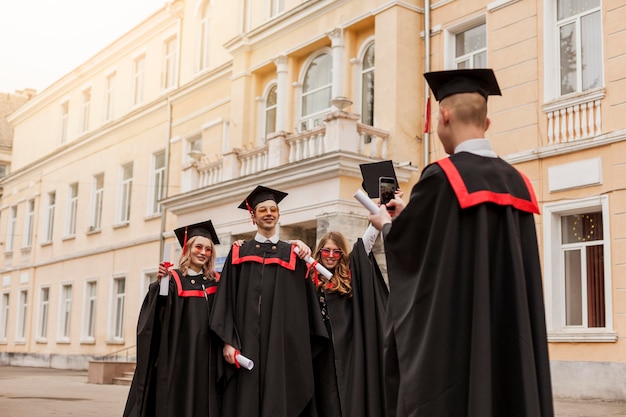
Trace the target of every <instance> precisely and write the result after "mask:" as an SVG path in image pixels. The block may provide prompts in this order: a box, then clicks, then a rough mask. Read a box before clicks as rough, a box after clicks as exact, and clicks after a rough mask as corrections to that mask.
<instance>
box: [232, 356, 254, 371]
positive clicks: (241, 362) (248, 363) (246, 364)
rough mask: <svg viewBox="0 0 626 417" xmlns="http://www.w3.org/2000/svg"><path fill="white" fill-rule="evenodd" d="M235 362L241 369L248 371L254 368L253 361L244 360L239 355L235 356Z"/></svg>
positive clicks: (244, 358) (243, 357)
mask: <svg viewBox="0 0 626 417" xmlns="http://www.w3.org/2000/svg"><path fill="white" fill-rule="evenodd" d="M235 360H236V361H237V363H238V364H239V365H241V367H242V368H245V369H247V370H248V371H249V370H251V369H252V368H254V361H253V360H252V359H249V358H246V357H245V356H243V355H242V354H241V353H238V354H237V355H235Z"/></svg>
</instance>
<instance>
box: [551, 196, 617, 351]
mask: <svg viewBox="0 0 626 417" xmlns="http://www.w3.org/2000/svg"><path fill="white" fill-rule="evenodd" d="M590 211H596V212H597V211H601V212H602V224H603V233H604V239H603V245H604V291H605V294H604V296H605V327H603V328H598V327H591V328H589V327H587V328H585V327H582V326H567V325H566V324H565V289H564V285H565V284H564V282H565V277H564V272H563V257H562V253H563V250H562V248H563V244H562V243H561V218H562V217H563V216H567V215H572V214H579V213H585V212H590ZM542 219H543V241H544V245H543V246H544V248H543V249H544V271H543V272H544V291H545V300H546V323H547V330H548V341H549V342H615V341H617V334H616V332H615V331H614V330H613V300H612V277H611V236H610V224H609V221H610V211H609V197H608V196H606V195H603V196H594V197H587V198H582V199H576V200H564V201H560V202H557V203H547V204H544V206H543V210H542Z"/></svg>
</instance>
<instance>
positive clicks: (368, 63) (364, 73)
mask: <svg viewBox="0 0 626 417" xmlns="http://www.w3.org/2000/svg"><path fill="white" fill-rule="evenodd" d="M361 122H362V123H364V124H366V125H370V126H374V44H373V43H372V44H371V45H370V46H368V47H367V49H366V50H365V53H364V54H363V67H362V70H361Z"/></svg>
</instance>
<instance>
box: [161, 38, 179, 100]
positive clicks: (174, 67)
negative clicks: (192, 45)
mask: <svg viewBox="0 0 626 417" xmlns="http://www.w3.org/2000/svg"><path fill="white" fill-rule="evenodd" d="M170 46H172V48H171V49H170ZM161 71H162V72H161V89H162V90H172V89H174V88H176V86H177V77H178V34H177V33H174V34H172V35H170V36H168V37H166V38H164V39H163V67H162V69H161Z"/></svg>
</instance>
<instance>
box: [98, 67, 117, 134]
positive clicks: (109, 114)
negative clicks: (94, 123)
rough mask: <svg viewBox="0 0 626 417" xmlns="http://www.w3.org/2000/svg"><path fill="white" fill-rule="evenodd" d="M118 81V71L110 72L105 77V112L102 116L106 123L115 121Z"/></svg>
mask: <svg viewBox="0 0 626 417" xmlns="http://www.w3.org/2000/svg"><path fill="white" fill-rule="evenodd" d="M116 81H117V71H113V72H110V73H109V74H107V75H106V76H105V77H104V111H103V112H102V115H103V118H104V122H105V123H106V122H110V121H112V120H113V114H114V110H115V106H114V105H115V83H116Z"/></svg>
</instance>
